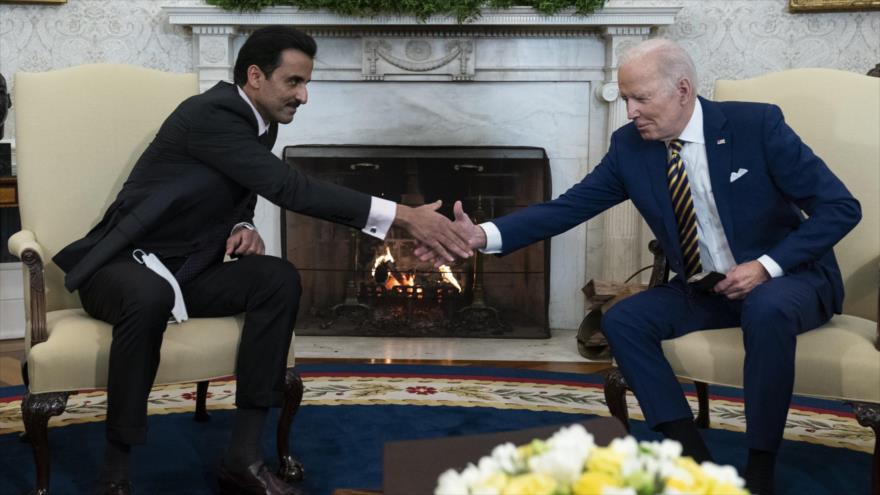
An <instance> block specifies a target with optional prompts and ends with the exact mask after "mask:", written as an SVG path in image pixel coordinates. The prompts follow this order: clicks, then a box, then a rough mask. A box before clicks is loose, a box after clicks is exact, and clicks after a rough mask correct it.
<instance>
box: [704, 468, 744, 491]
mask: <svg viewBox="0 0 880 495" xmlns="http://www.w3.org/2000/svg"><path fill="white" fill-rule="evenodd" d="M700 468H701V469H702V470H703V473H705V474H706V476H708V477H710V478H713V479H714V480H716V481H718V482H719V483H726V484H730V485H733V486H735V487H737V488H742V487H743V486H745V484H746V482H745V480H743V479H742V478H740V477H739V474H738V473H737V472H736V469H735V468H734V467H733V466H719V465H717V464H713V463H711V462H703V463H702V464H700Z"/></svg>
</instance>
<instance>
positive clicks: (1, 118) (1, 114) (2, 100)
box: [0, 74, 12, 139]
mask: <svg viewBox="0 0 880 495" xmlns="http://www.w3.org/2000/svg"><path fill="white" fill-rule="evenodd" d="M10 108H12V98H11V97H10V96H9V92H8V91H7V86H6V79H5V78H4V77H3V74H0V139H3V122H6V116H7V115H8V114H9V109H10Z"/></svg>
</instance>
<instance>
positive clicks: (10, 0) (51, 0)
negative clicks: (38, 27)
mask: <svg viewBox="0 0 880 495" xmlns="http://www.w3.org/2000/svg"><path fill="white" fill-rule="evenodd" d="M0 3H48V4H55V5H59V4H62V3H67V0H0Z"/></svg>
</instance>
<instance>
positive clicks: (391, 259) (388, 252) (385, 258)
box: [370, 246, 394, 287]
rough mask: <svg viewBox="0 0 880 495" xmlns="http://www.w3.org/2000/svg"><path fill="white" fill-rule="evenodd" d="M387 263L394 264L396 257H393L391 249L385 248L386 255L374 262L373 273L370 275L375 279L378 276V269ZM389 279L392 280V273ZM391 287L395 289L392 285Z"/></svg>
mask: <svg viewBox="0 0 880 495" xmlns="http://www.w3.org/2000/svg"><path fill="white" fill-rule="evenodd" d="M386 261H389V262H391V263H394V256H391V248H389V247H388V246H385V254H383V255H382V256H379V257H377V258H376V260H375V261H374V262H373V269H372V271H370V275H371V276H373V277H375V276H376V268H379V265H381V264H382V263H385V262H386ZM388 278H389V279H390V278H392V277H391V274H390V273H389V274H388ZM386 285H387V284H386ZM391 287H394V286H393V285H392V286H391Z"/></svg>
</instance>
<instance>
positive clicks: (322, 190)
mask: <svg viewBox="0 0 880 495" xmlns="http://www.w3.org/2000/svg"><path fill="white" fill-rule="evenodd" d="M188 124H189V130H188V133H187V142H186V148H187V152H188V153H189V154H190V155H192V156H193V157H195V158H197V159H198V160H200V161H201V162H203V163H205V164H207V165H209V166H211V167H213V168H215V169H216V170H218V171H219V172H221V173H222V174H223V175H225V176H227V177H229V178H230V179H232V180H233V181H235V182H237V183H238V184H240V185H241V186H243V187H245V188H246V189H248V190H250V191H253V192H255V193H257V194H259V195H261V196H263V197H265V198H266V199H268V200H269V201H271V202H273V203H275V204H276V205H278V206H281V207H283V208H286V209H288V210H291V211H294V212H297V213H302V214H304V215H309V216H312V217H316V218H321V219H324V220H329V221H331V222H335V223H340V224H344V225H348V226H350V227H354V228H358V229H361V228H363V227H364V225H366V222H367V215H368V214H369V211H370V202H371V199H370V196H369V195H367V194H364V193H361V192H358V191H354V190H352V189H348V188H346V187H342V186H339V185H337V184H333V183H330V182H327V181H323V180H320V179H316V178H313V177H309V176H308V175H306V174H304V173H302V172H300V171H299V170H297V169H296V168H294V167H291V166H289V165H288V164H286V163H284V162H283V161H281V160H280V159H279V158H278V157H276V156H275V155H274V154H272V152H270V151H269V150H267V149H266V148H265V147H264V146H263V145H261V144H260V143H259V141H258V140H257V136H256V133H255V132H254V128H253V127H252V126H251V125H250V124H249V123H248V121H247V120H246V119H245V118H244V117H242V116H241V115H239V114H238V113H236V111H235V110H234V109H232V108H229V107H226V106H224V105H222V104H219V105H211V106H208V107H207V108H203V109H201V111H200V113H198V114H196V115H193V116H192V117H191V118H190V119H189V123H188ZM252 211H253V210H252V209H251V213H252Z"/></svg>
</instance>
